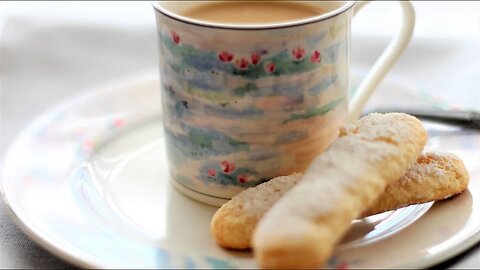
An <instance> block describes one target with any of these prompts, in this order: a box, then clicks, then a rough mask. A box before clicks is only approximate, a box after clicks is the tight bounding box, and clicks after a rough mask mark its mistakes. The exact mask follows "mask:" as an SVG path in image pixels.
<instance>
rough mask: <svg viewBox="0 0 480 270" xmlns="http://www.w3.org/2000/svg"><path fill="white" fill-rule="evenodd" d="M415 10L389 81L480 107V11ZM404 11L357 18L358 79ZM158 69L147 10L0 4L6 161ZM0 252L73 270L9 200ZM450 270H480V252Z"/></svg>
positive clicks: (8, 261)
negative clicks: (36, 238)
mask: <svg viewBox="0 0 480 270" xmlns="http://www.w3.org/2000/svg"><path fill="white" fill-rule="evenodd" d="M415 6H416V8H417V14H418V23H417V28H416V32H415V36H414V39H413V41H412V44H411V46H410V47H409V49H408V50H407V51H406V52H405V55H404V56H403V57H402V59H401V60H400V62H399V63H398V64H397V65H396V66H395V68H394V69H393V71H392V73H390V74H389V75H388V77H387V78H386V79H387V80H388V79H390V80H392V79H395V80H396V81H401V82H402V84H404V85H406V86H408V87H410V88H411V89H415V90H419V91H422V92H424V93H426V94H427V95H428V98H431V99H432V102H436V103H438V104H439V106H443V107H458V108H465V109H472V108H476V109H479V108H480V53H479V52H480V4H479V3H478V2H477V3H471V2H470V3H468V2H464V3H449V2H437V3H427V2H416V3H415ZM395 9H396V7H395V6H394V5H392V4H390V3H380V4H377V5H372V7H369V8H368V9H365V11H363V12H362V13H360V14H359V16H358V18H356V19H355V25H354V27H353V31H354V40H353V60H352V62H353V63H354V64H353V68H354V69H355V70H356V71H357V72H359V73H362V72H364V71H365V70H367V69H368V67H369V66H370V65H371V63H372V61H373V59H375V57H376V55H378V53H379V52H380V51H381V50H382V49H383V47H384V46H385V44H386V42H387V40H388V36H390V33H391V32H392V30H391V29H392V27H395V26H396V25H397V22H396V15H395ZM372 21H377V22H376V23H372ZM378 21H380V22H381V23H378ZM372 26H373V27H374V29H375V31H372ZM372 32H375V34H374V35H373V34H372ZM156 68H157V51H156V39H155V21H154V13H153V9H152V8H151V6H150V3H148V2H141V3H130V2H117V3H115V2H113V3H106V2H87V3H79V2H68V3H62V2H59V3H33V2H31V3H19V2H17V3H8V2H1V3H0V76H1V77H0V83H1V84H0V91H1V92H0V116H1V118H0V120H1V121H0V157H1V158H3V157H4V155H5V153H6V151H7V149H8V146H9V145H10V144H11V143H12V141H13V140H14V139H15V137H16V136H17V135H18V133H19V132H20V131H21V130H22V128H24V127H25V126H26V125H27V124H28V123H29V122H30V121H32V120H33V119H34V118H35V117H36V116H38V115H39V114H41V113H42V112H44V111H45V110H47V109H49V108H51V107H52V106H54V105H56V104H59V103H60V102H61V101H63V100H66V99H68V98H70V97H72V96H74V95H77V94H80V93H82V91H86V89H92V88H93V87H95V86H97V85H99V84H104V83H106V82H110V81H114V80H117V79H121V78H124V77H128V76H132V77H133V76H135V75H138V74H143V73H145V72H151V71H152V70H155V69H156ZM0 244H1V246H0V268H65V267H71V266H68V265H67V264H65V263H63V262H62V261H60V260H58V259H56V258H55V257H54V256H52V255H50V254H49V253H48V252H46V251H44V250H43V249H42V248H41V247H39V246H38V245H36V244H35V243H33V242H32V241H31V240H29V238H27V237H26V236H25V235H24V234H23V233H22V232H21V231H20V230H19V229H18V228H17V227H16V226H15V225H14V224H13V223H12V222H11V220H10V219H9V217H8V216H7V215H6V211H5V205H4V204H3V202H2V203H0ZM445 267H454V268H480V247H479V245H478V244H477V245H476V247H474V248H473V249H471V250H470V251H469V252H467V253H465V254H463V255H461V256H459V257H457V258H455V259H454V260H453V261H449V262H447V263H445V264H443V265H442V266H441V268H445Z"/></svg>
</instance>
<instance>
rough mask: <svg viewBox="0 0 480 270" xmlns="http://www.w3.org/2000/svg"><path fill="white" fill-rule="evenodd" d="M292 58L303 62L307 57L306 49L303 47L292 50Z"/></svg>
mask: <svg viewBox="0 0 480 270" xmlns="http://www.w3.org/2000/svg"><path fill="white" fill-rule="evenodd" d="M292 56H293V59H295V60H302V59H303V57H304V56H305V49H304V48H302V47H297V48H295V49H293V50H292Z"/></svg>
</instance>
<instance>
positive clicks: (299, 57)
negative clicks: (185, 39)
mask: <svg viewBox="0 0 480 270" xmlns="http://www.w3.org/2000/svg"><path fill="white" fill-rule="evenodd" d="M160 40H161V42H162V43H163V44H164V46H165V47H166V48H167V49H168V51H169V52H170V53H171V54H172V55H174V56H175V57H176V58H177V59H179V60H180V61H181V64H180V65H179V68H180V69H185V68H195V69H197V70H200V71H208V70H218V71H222V72H225V73H227V74H231V75H235V76H241V77H245V78H249V79H256V78H261V77H265V76H280V75H287V74H296V73H301V72H306V71H310V70H313V69H316V68H318V67H319V66H321V64H322V63H323V62H324V61H327V60H328V61H327V62H334V61H335V60H336V58H337V56H338V53H339V46H340V44H334V45H332V46H330V47H328V48H326V49H325V50H324V54H325V55H326V56H328V57H326V58H325V59H322V57H321V52H320V51H319V50H318V49H314V50H312V51H307V49H306V48H304V47H302V46H296V47H294V48H292V49H291V50H287V49H285V50H284V51H281V52H279V53H277V54H275V55H269V54H268V50H265V49H261V50H258V51H255V52H252V53H251V55H250V56H249V57H245V56H237V55H235V54H234V53H233V52H231V51H229V50H228V48H225V49H223V50H220V51H218V52H215V51H202V50H199V49H197V48H195V47H194V46H193V45H190V44H184V43H181V36H179V34H178V33H177V32H175V31H171V36H170V37H166V36H165V35H163V34H160ZM307 55H308V56H309V59H308V60H309V61H305V58H306V57H307ZM322 60H323V61H322Z"/></svg>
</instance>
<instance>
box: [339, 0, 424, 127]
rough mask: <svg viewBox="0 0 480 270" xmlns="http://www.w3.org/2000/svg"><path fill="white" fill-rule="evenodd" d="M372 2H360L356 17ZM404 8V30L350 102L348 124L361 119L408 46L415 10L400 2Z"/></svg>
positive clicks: (381, 56) (384, 53) (357, 4)
mask: <svg viewBox="0 0 480 270" xmlns="http://www.w3.org/2000/svg"><path fill="white" fill-rule="evenodd" d="M369 3H370V1H361V2H360V1H359V2H357V3H355V6H354V14H353V15H354V16H355V15H356V14H357V13H358V11H359V10H360V9H362V8H363V7H364V6H366V5H367V4H369ZM398 3H399V4H400V6H401V7H402V13H403V16H402V28H401V29H400V32H399V33H398V34H397V35H396V36H395V37H394V38H393V39H392V41H390V43H389V44H388V46H387V48H386V49H385V50H384V51H383V53H382V54H381V55H380V57H379V58H378V59H377V61H376V62H375V64H374V65H373V66H372V68H371V69H370V71H369V72H368V73H367V75H366V76H365V78H364V79H363V81H362V82H361V83H360V85H359V86H358V89H357V92H356V93H355V95H354V96H353V97H352V99H351V100H350V102H349V109H348V122H349V123H351V122H353V121H355V120H356V119H357V118H358V117H360V115H361V113H362V109H363V107H364V106H365V103H366V102H367V100H368V98H369V97H370V95H371V94H372V93H373V90H374V89H375V87H377V86H378V84H379V83H380V82H381V81H382V79H383V78H384V77H385V75H386V74H387V72H388V71H389V70H390V68H391V67H392V66H393V64H395V62H396V61H397V60H398V57H399V56H400V55H401V54H402V52H403V51H404V50H405V48H406V47H407V46H408V43H409V42H410V39H411V37H412V34H413V29H414V26H415V10H414V9H413V6H412V3H411V2H410V1H398Z"/></svg>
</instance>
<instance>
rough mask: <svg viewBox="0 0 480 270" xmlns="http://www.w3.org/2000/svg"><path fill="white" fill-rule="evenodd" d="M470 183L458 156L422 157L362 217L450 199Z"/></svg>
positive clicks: (431, 154)
mask: <svg viewBox="0 0 480 270" xmlns="http://www.w3.org/2000/svg"><path fill="white" fill-rule="evenodd" d="M468 181H469V177H468V171H467V169H466V168H465V165H464V164H463V161H462V160H461V159H460V158H459V157H457V156H455V155H454V154H450V153H441V152H429V153H425V154H421V155H420V156H419V157H418V158H417V161H416V162H415V164H414V165H413V166H412V167H411V168H410V169H409V170H407V172H406V173H405V174H404V175H403V176H402V177H401V178H400V179H399V180H397V181H395V182H393V183H391V184H390V185H388V186H387V188H386V189H385V191H384V192H383V193H382V194H381V195H380V197H378V198H377V199H376V201H375V202H374V203H373V204H372V205H371V206H370V207H369V208H368V210H367V211H366V212H364V213H363V214H362V217H366V216H371V215H375V214H378V213H383V212H386V211H391V210H395V209H398V208H401V207H405V206H409V205H413V204H419V203H426V202H430V201H437V200H443V199H446V198H449V197H451V196H454V195H457V194H459V193H462V192H463V191H464V190H466V189H467V187H468Z"/></svg>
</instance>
